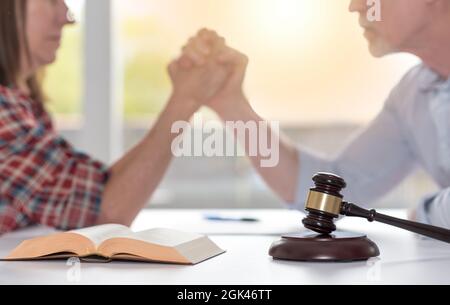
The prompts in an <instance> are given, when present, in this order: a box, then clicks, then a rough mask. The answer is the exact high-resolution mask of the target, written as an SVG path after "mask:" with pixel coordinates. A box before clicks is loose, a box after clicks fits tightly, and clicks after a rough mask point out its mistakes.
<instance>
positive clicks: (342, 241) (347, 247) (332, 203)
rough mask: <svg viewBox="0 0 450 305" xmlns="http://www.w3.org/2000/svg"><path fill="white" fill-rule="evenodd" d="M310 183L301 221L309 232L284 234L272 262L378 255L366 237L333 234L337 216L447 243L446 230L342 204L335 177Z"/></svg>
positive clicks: (449, 235)
mask: <svg viewBox="0 0 450 305" xmlns="http://www.w3.org/2000/svg"><path fill="white" fill-rule="evenodd" d="M313 181H314V183H315V187H314V188H311V189H310V192H309V196H308V199H307V201H306V207H305V209H306V211H307V216H306V218H305V219H303V221H302V223H303V225H304V226H305V227H306V228H307V229H310V230H311V231H312V232H311V231H310V232H305V233H299V234H293V235H285V236H283V237H282V238H281V240H279V241H277V242H275V243H273V244H272V246H271V248H270V251H269V255H271V256H272V257H273V258H274V259H283V260H295V261H312V262H314V261H317V262H323V261H336V262H350V261H359V260H367V259H369V258H372V257H376V256H378V255H380V251H379V249H378V247H377V245H376V244H375V243H374V242H373V241H371V240H370V239H368V238H367V236H365V235H363V234H356V233H348V232H339V231H336V225H335V224H334V220H335V219H336V218H338V217H339V215H345V216H354V217H360V218H365V219H367V220H368V221H370V222H373V221H378V222H382V223H385V224H388V225H392V226H395V227H398V228H402V229H405V230H408V231H411V232H414V233H417V234H421V235H424V236H428V237H431V238H434V239H438V240H441V241H444V242H447V243H450V230H447V229H444V228H439V227H435V226H430V225H425V224H420V223H416V222H412V221H407V220H402V219H398V218H394V217H390V216H387V215H383V214H379V213H377V212H376V211H375V210H370V211H368V210H365V209H363V208H360V207H358V206H357V205H355V204H353V203H348V202H345V201H343V196H342V195H341V193H340V191H341V190H342V189H344V188H345V187H346V183H345V181H344V179H342V178H341V177H339V176H336V175H333V174H329V173H318V174H317V175H315V176H314V177H313Z"/></svg>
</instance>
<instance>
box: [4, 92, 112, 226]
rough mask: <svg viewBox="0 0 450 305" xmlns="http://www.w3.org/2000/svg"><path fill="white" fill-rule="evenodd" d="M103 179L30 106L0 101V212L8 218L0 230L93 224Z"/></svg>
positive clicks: (102, 172)
mask: <svg viewBox="0 0 450 305" xmlns="http://www.w3.org/2000/svg"><path fill="white" fill-rule="evenodd" d="M108 176H109V172H108V169H107V168H106V167H105V166H104V165H103V164H101V163H100V162H98V161H95V160H92V159H91V158H89V157H88V156H87V155H85V154H82V153H79V152H77V151H75V150H74V149H73V148H72V147H71V146H70V145H69V144H68V143H67V142H66V141H65V140H64V139H63V138H61V137H59V136H58V135H57V134H56V133H55V132H54V130H53V129H49V128H47V127H46V126H45V124H44V123H42V122H40V121H38V120H36V118H35V116H34V114H33V113H32V111H31V110H30V109H29V107H27V106H26V105H24V104H23V103H19V102H17V101H8V100H6V99H5V98H1V97H0V197H1V205H2V206H3V209H0V213H2V210H3V211H6V212H5V213H7V215H0V219H2V222H3V223H2V224H0V226H3V227H2V228H0V230H2V231H3V232H5V231H11V230H14V229H16V228H18V227H20V226H21V224H22V225H23V224H24V223H30V224H43V225H47V226H51V227H55V228H58V229H62V230H69V229H75V228H81V227H85V226H89V225H93V224H95V222H96V220H97V217H98V214H99V211H100V204H101V198H102V193H103V190H104V186H105V184H106V182H107V180H108ZM2 216H3V217H2ZM19 221H20V222H19Z"/></svg>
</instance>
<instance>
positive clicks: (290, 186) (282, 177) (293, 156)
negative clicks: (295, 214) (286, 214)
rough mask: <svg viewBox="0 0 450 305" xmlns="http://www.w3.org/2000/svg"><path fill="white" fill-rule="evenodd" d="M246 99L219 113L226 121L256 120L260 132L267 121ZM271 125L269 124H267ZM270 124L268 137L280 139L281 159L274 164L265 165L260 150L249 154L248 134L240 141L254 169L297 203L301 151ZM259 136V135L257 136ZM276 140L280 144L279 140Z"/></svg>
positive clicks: (282, 193) (281, 194)
mask: <svg viewBox="0 0 450 305" xmlns="http://www.w3.org/2000/svg"><path fill="white" fill-rule="evenodd" d="M243 99H244V100H243V101H240V102H237V103H234V105H237V106H236V107H227V109H224V110H222V111H220V112H219V115H220V117H221V119H222V120H223V121H225V122H237V121H243V122H244V123H246V122H256V123H257V124H256V126H257V128H258V135H259V134H260V132H265V130H262V131H261V129H260V128H261V126H260V124H259V122H264V120H263V119H262V118H261V117H260V116H258V114H256V113H255V111H254V110H253V109H252V107H251V106H250V104H249V103H248V102H247V100H245V98H243ZM266 124H267V123H266ZM267 125H268V127H269V128H268V134H267V137H268V139H274V138H275V139H279V141H276V142H279V162H278V163H277V164H276V165H275V166H274V167H263V166H261V164H262V161H263V160H265V159H266V157H265V156H263V155H261V152H260V150H259V149H258V150H257V151H258V153H257V154H256V156H255V155H249V149H250V147H249V145H250V143H249V140H250V139H249V138H248V137H245V143H244V140H243V139H242V140H240V144H241V145H243V146H244V147H245V151H246V152H247V155H248V156H249V158H250V160H251V162H252V164H253V166H254V168H255V169H256V170H257V171H258V172H259V174H260V175H261V177H262V178H263V179H264V180H265V181H266V183H267V184H268V185H269V186H270V187H271V188H272V189H273V190H274V191H275V192H276V193H277V194H278V195H279V196H280V197H281V198H282V199H283V200H284V201H286V202H288V203H293V202H294V200H295V195H296V190H297V184H298V181H297V180H298V169H299V156H298V154H299V152H298V150H297V149H296V148H295V146H294V145H292V144H291V143H290V142H289V141H288V140H286V139H284V138H283V136H282V135H281V134H278V133H277V131H272V130H271V128H270V124H267ZM254 136H255V135H254ZM276 142H275V143H272V145H276V144H277V143H276Z"/></svg>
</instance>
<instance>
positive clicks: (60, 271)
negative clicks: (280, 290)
mask: <svg viewBox="0 0 450 305" xmlns="http://www.w3.org/2000/svg"><path fill="white" fill-rule="evenodd" d="M215 212H216V213H219V212H220V213H225V215H231V214H232V215H238V214H239V215H242V216H244V215H246V216H253V217H257V218H259V219H260V220H261V221H260V222H258V223H236V222H231V223H221V222H208V221H206V220H205V219H204V218H203V215H204V214H206V213H207V212H204V211H203V212H201V211H180V210H177V211H170V210H149V211H144V212H143V213H142V214H141V215H140V216H139V217H138V219H137V220H136V222H135V223H134V225H133V229H135V230H144V229H148V228H152V227H161V226H164V227H172V228H177V229H183V230H187V231H196V232H202V233H208V234H209V235H210V237H211V239H212V240H214V241H215V242H216V243H217V244H218V245H219V246H220V247H222V248H223V249H226V250H227V252H226V253H225V254H223V255H220V256H218V257H215V258H213V259H210V260H208V261H205V262H203V263H201V264H198V265H196V266H177V265H164V264H145V263H128V262H113V263H109V264H88V263H81V264H69V265H67V262H65V261H41V262H0V284H181V285H184V284H196V285H197V284H450V245H448V244H445V243H442V242H438V241H432V240H426V239H422V238H418V237H417V236H416V235H414V234H411V233H409V232H406V231H403V230H400V229H396V228H392V227H389V226H386V225H383V224H377V223H368V222H367V221H365V220H363V219H355V218H345V219H343V220H341V221H340V222H339V224H338V227H339V228H340V229H341V230H351V231H359V232H364V233H366V234H368V236H369V238H371V239H372V240H373V241H375V242H376V243H377V244H378V246H379V248H380V251H381V255H380V257H379V258H377V259H375V260H371V261H369V262H354V263H304V262H287V261H278V260H273V259H272V258H271V257H270V256H269V255H268V250H269V247H270V245H271V243H272V242H273V241H275V240H277V239H278V238H279V236H278V235H279V234H281V233H286V232H294V231H297V230H298V228H300V227H301V226H300V221H301V219H302V217H303V215H302V214H301V213H299V212H296V211H286V210H262V211H215ZM382 212H384V213H387V214H390V215H393V216H397V217H404V216H405V214H406V213H404V212H403V211H394V210H390V211H382ZM210 213H212V212H210ZM51 232H53V231H52V230H51V229H48V228H42V227H37V228H30V229H26V230H22V231H19V232H14V233H11V234H8V235H5V236H3V237H2V238H0V255H1V256H2V257H4V256H5V255H6V254H7V253H8V252H9V251H10V250H11V249H13V248H14V247H15V246H16V245H18V244H19V243H20V242H21V241H22V240H24V239H28V238H30V237H35V236H39V235H45V234H48V233H51Z"/></svg>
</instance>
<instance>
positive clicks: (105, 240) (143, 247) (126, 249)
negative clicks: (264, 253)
mask: <svg viewBox="0 0 450 305" xmlns="http://www.w3.org/2000/svg"><path fill="white" fill-rule="evenodd" d="M223 252H224V251H223V250H222V249H220V248H219V247H218V246H217V245H216V244H215V243H213V242H212V241H211V240H210V239H209V238H208V237H207V236H204V235H198V234H194V233H187V232H181V231H176V230H171V229H151V230H148V231H142V232H138V233H134V232H132V231H131V230H130V229H129V228H128V227H125V226H121V225H112V224H111V225H101V226H96V227H91V228H86V229H81V230H75V231H69V232H65V233H56V234H52V235H50V236H45V237H38V238H34V239H30V240H26V241H24V242H22V243H21V244H20V245H19V246H18V247H17V248H15V249H14V250H13V251H12V252H11V253H10V254H9V255H8V257H7V258H5V259H4V260H44V259H58V258H69V257H79V258H80V259H82V260H85V261H104V262H108V261H111V260H116V259H117V260H132V261H144V262H162V263H174V264H197V263H200V262H202V261H204V260H206V259H208V258H211V257H214V256H216V255H219V254H222V253H223Z"/></svg>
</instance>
